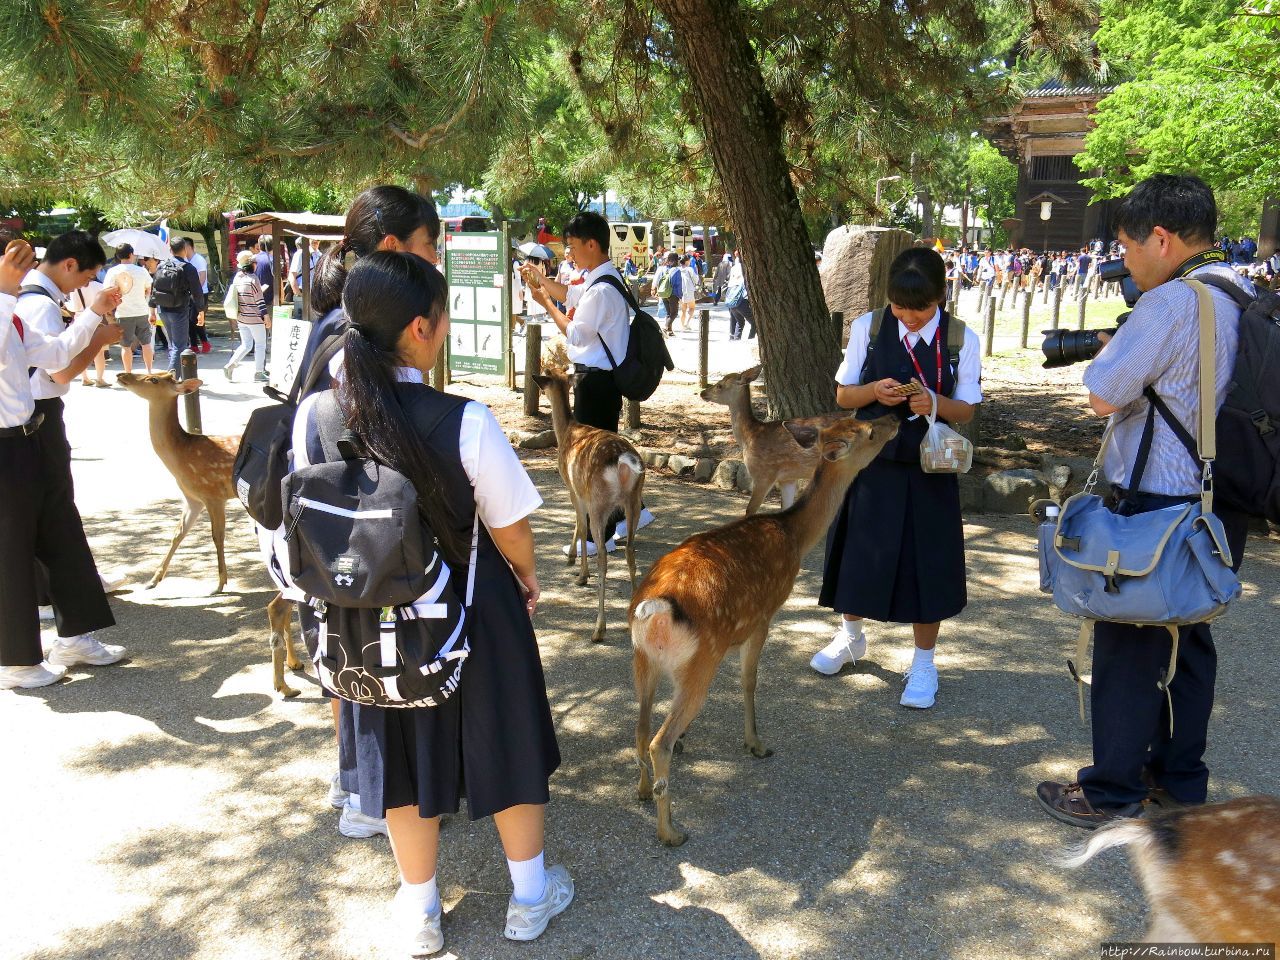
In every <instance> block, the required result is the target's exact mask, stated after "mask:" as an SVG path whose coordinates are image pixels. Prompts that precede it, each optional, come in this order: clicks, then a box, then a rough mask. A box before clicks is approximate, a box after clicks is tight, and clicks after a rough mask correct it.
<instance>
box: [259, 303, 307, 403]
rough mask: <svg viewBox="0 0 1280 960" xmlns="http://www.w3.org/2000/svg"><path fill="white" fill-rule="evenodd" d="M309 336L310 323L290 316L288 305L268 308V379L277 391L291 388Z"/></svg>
mask: <svg viewBox="0 0 1280 960" xmlns="http://www.w3.org/2000/svg"><path fill="white" fill-rule="evenodd" d="M310 336H311V323H310V322H309V321H306V320H295V319H293V306H292V305H291V304H285V305H283V306H279V307H272V308H271V372H270V376H269V377H268V380H269V382H270V383H271V386H273V387H275V388H276V389H277V390H279V391H280V392H281V393H288V392H289V391H290V390H291V389H292V388H293V381H294V379H295V378H296V377H297V376H298V367H299V365H300V364H301V363H302V355H303V353H304V352H305V351H306V349H307V339H308V338H309V337H310Z"/></svg>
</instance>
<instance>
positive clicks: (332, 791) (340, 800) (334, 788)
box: [329, 773, 351, 810]
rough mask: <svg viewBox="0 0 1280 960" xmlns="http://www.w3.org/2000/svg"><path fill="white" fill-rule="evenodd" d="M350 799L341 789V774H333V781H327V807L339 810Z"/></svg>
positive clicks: (349, 795)
mask: <svg viewBox="0 0 1280 960" xmlns="http://www.w3.org/2000/svg"><path fill="white" fill-rule="evenodd" d="M350 798H351V794H349V793H348V792H347V791H346V790H343V789H342V774H341V773H335V774H334V775H333V779H332V780H330V781H329V806H331V807H333V809H335V810H341V809H342V808H343V807H345V806H346V805H347V801H348V800H349V799H350Z"/></svg>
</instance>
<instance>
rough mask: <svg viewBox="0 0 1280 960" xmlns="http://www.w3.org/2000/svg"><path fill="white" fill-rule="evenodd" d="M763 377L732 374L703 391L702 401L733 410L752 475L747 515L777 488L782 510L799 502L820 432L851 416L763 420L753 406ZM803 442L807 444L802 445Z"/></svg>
mask: <svg viewBox="0 0 1280 960" xmlns="http://www.w3.org/2000/svg"><path fill="white" fill-rule="evenodd" d="M758 376H760V368H759V367H752V368H751V369H750V370H744V371H742V373H730V374H727V375H726V376H724V377H722V378H721V379H720V382H719V383H714V384H712V385H711V386H709V387H707V389H705V390H703V391H702V394H701V396H702V399H703V400H708V401H710V402H711V403H723V404H726V405H727V406H728V407H729V416H730V418H731V419H732V421H733V437H734V439H735V440H737V441H738V446H739V448H741V450H742V459H743V462H744V463H746V465H747V472H748V473H750V474H751V500H750V501H749V502H748V503H747V516H748V517H749V516H751V515H752V514H753V513H755V512H756V511H757V510H759V509H760V504H762V503H763V502H764V498H765V497H767V496H768V495H769V493H770V492H771V491H772V490H773V488H774V487H780V489H779V493H780V494H781V496H782V509H784V510H785V509H786V508H787V507H789V506H791V505H792V504H793V503H795V499H796V484H797V483H799V482H800V481H801V480H804V481H808V480H810V479H812V477H813V471H814V470H816V469H817V468H818V459H819V457H818V448H817V446H816V445H815V441H816V440H817V438H818V431H819V430H821V429H822V428H823V427H827V426H830V425H831V424H832V423H835V422H836V421H837V420H840V419H844V418H846V417H848V416H850V414H849V413H847V412H846V413H827V414H822V415H821V416H817V417H804V418H802V419H799V420H786V421H781V420H769V421H766V420H759V419H757V418H756V413H755V410H753V409H752V407H751V382H752V381H753V380H755V379H756V377H758ZM801 441H803V442H801Z"/></svg>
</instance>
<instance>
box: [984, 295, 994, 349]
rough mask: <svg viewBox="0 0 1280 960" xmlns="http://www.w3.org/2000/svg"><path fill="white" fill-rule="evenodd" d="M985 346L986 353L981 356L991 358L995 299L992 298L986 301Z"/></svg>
mask: <svg viewBox="0 0 1280 960" xmlns="http://www.w3.org/2000/svg"><path fill="white" fill-rule="evenodd" d="M985 333H986V338H987V344H986V351H985V353H984V354H983V356H986V357H989V356H991V352H992V350H994V349H995V342H996V298H995V297H992V298H991V299H990V300H988V301H987V329H986V331H985Z"/></svg>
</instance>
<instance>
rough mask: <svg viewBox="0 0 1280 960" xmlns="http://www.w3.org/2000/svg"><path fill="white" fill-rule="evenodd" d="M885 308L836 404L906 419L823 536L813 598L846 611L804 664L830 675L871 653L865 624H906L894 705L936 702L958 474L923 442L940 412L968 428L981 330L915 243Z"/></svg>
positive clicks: (893, 269) (852, 336)
mask: <svg viewBox="0 0 1280 960" xmlns="http://www.w3.org/2000/svg"><path fill="white" fill-rule="evenodd" d="M888 299H889V304H888V306H886V307H884V308H883V309H881V310H876V311H872V312H870V313H867V314H864V315H863V316H861V317H859V318H858V319H857V320H855V321H854V322H853V324H852V325H851V327H850V328H849V345H848V347H847V348H846V349H845V355H844V362H843V363H842V364H841V365H840V368H839V370H837V371H836V403H838V404H839V405H840V406H841V407H843V408H845V409H848V410H856V411H857V414H856V415H857V416H858V417H859V418H860V419H875V418H876V417H880V416H883V415H885V414H886V413H895V414H897V415H898V416H900V417H902V419H903V423H902V426H901V428H900V429H899V431H898V436H897V437H896V438H895V439H893V440H891V441H889V443H888V444H886V445H885V447H884V449H883V450H882V451H881V452H880V455H879V456H878V457H877V458H876V459H875V460H874V461H872V463H871V465H870V466H868V467H867V468H866V469H865V470H863V471H862V473H860V474H859V475H858V478H857V479H856V480H855V481H854V483H853V485H852V486H851V487H850V488H849V492H848V494H847V495H846V497H845V502H844V505H843V506H842V507H841V509H840V512H839V513H838V514H836V519H835V521H834V522H833V523H832V525H831V529H830V531H829V532H828V534H827V556H826V565H825V568H824V571H823V579H822V591H821V593H820V595H819V598H818V602H819V603H821V604H822V605H823V606H825V607H830V608H832V609H834V610H837V611H839V612H840V613H841V614H843V621H842V623H841V625H840V627H839V628H838V629H837V630H836V634H835V637H834V638H833V639H832V640H831V642H830V643H828V644H827V645H826V646H825V647H823V648H822V650H820V651H818V652H817V653H816V654H814V656H813V659H812V660H811V661H810V666H812V667H813V669H814V670H816V671H818V672H819V673H823V674H828V675H832V674H836V673H839V672H840V669H841V667H843V666H844V665H845V664H847V663H853V662H854V661H856V660H858V659H860V658H861V657H863V656H864V655H865V654H866V651H867V637H866V634H865V633H864V630H863V621H864V620H881V621H888V622H891V623H910V624H911V625H912V630H913V632H914V634H915V653H914V657H913V659H912V661H911V666H910V668H909V669H908V671H907V674H906V686H905V689H904V690H903V693H902V699H901V700H900V703H901V704H902V705H903V706H904V707H916V708H919V709H925V708H928V707H932V706H933V704H934V699H935V697H936V695H937V691H938V671H937V668H936V667H935V666H934V660H933V656H934V647H935V645H936V643H937V640H938V631H939V627H940V626H941V623H942V621H943V620H947V619H949V618H950V617H954V616H955V615H956V614H958V613H959V612H960V611H961V610H963V609H964V607H965V604H966V602H967V598H966V593H965V566H964V526H963V521H962V519H961V516H960V487H959V482H958V480H957V478H956V475H955V474H949V473H925V472H924V470H923V469H921V466H920V443H921V441H922V440H923V439H924V435H925V430H926V429H927V427H928V420H927V416H928V414H929V413H930V411H931V409H932V404H933V396H931V395H934V396H936V398H937V405H938V410H937V416H938V419H939V420H942V421H945V422H947V423H952V424H955V423H968V422H969V421H970V420H972V419H973V410H974V406H975V405H976V404H978V403H980V402H981V401H982V388H981V383H980V381H981V353H980V346H979V340H978V336H977V335H976V334H975V333H974V332H973V331H971V330H968V329H967V328H965V326H964V324H963V323H961V322H960V321H959V320H956V319H954V318H953V317H951V316H950V315H949V314H948V313H947V312H946V311H945V310H944V309H942V304H943V303H944V302H945V300H946V266H945V264H944V263H943V261H942V257H940V256H939V255H938V254H937V253H936V252H934V251H933V250H929V249H926V248H923V247H913V248H911V249H909V250H905V251H903V252H902V253H900V254H899V255H898V257H897V258H896V259H895V260H894V261H893V263H892V264H891V265H890V268H889V290H888Z"/></svg>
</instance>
